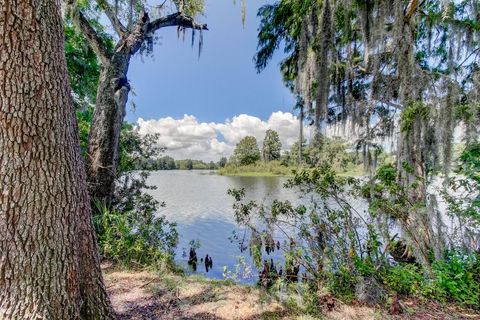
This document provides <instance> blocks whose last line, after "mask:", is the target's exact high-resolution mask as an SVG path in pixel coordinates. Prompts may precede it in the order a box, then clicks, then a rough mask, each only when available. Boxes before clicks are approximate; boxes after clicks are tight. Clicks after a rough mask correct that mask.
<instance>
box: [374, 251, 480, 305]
mask: <svg viewBox="0 0 480 320" xmlns="http://www.w3.org/2000/svg"><path fill="white" fill-rule="evenodd" d="M382 278H383V281H384V284H385V285H386V287H387V288H388V289H390V290H391V291H394V292H397V293H399V294H402V295H406V296H415V297H425V298H429V299H435V300H438V301H441V302H446V301H450V302H457V303H460V304H462V305H466V306H470V307H477V308H478V306H479V305H480V261H479V258H478V255H471V256H462V255H460V254H457V253H452V254H449V255H448V257H447V258H446V259H445V260H443V261H439V262H434V263H433V265H432V274H431V275H430V276H429V275H428V274H427V273H426V271H425V270H422V269H421V268H420V267H419V266H417V265H414V264H400V265H396V266H392V267H391V268H389V269H387V270H385V271H384V272H383V273H382Z"/></svg>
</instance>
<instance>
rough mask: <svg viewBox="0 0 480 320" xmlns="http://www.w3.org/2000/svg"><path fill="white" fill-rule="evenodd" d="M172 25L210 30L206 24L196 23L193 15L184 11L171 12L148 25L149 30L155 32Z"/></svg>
mask: <svg viewBox="0 0 480 320" xmlns="http://www.w3.org/2000/svg"><path fill="white" fill-rule="evenodd" d="M172 26H179V27H183V28H191V29H196V30H208V28H207V25H206V24H199V23H196V22H195V20H194V19H193V18H192V17H189V16H187V15H186V14H185V13H183V12H177V13H174V14H170V15H168V16H165V17H162V18H158V19H156V20H154V21H152V22H150V23H149V25H148V29H147V30H148V32H149V33H151V32H155V31H157V30H158V29H161V28H164V27H172Z"/></svg>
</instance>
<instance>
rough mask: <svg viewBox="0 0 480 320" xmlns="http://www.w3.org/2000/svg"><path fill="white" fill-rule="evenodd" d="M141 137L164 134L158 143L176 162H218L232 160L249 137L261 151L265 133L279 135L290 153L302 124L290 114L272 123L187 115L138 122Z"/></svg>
mask: <svg viewBox="0 0 480 320" xmlns="http://www.w3.org/2000/svg"><path fill="white" fill-rule="evenodd" d="M137 125H138V128H139V132H140V134H153V133H158V134H160V137H159V140H158V143H159V145H161V146H164V147H166V148H167V154H168V155H171V156H172V157H174V158H176V159H186V158H191V159H199V160H205V161H210V160H213V161H217V160H218V159H220V158H221V157H223V156H225V157H229V156H230V155H231V154H232V153H233V149H234V148H235V145H236V144H237V143H238V142H239V141H240V140H241V139H242V138H243V137H245V136H247V135H251V136H254V137H255V138H257V141H258V143H259V147H261V143H262V141H263V138H264V136H265V131H267V130H268V129H273V130H275V131H277V132H278V134H279V136H280V140H281V142H282V146H283V149H289V148H290V147H291V146H292V144H293V143H294V142H295V141H297V140H298V131H299V121H298V119H297V117H295V116H294V115H293V114H291V113H289V112H282V111H278V112H274V113H272V114H271V115H270V117H269V118H268V120H266V121H264V120H261V119H260V118H257V117H254V116H250V115H247V114H240V115H238V116H235V117H233V118H232V119H227V120H226V121H225V122H223V123H215V122H210V123H206V122H199V121H198V119H197V118H196V117H195V116H192V115H184V116H183V118H181V119H174V118H172V117H166V118H161V119H158V120H153V119H152V120H144V119H142V118H139V119H138V122H137Z"/></svg>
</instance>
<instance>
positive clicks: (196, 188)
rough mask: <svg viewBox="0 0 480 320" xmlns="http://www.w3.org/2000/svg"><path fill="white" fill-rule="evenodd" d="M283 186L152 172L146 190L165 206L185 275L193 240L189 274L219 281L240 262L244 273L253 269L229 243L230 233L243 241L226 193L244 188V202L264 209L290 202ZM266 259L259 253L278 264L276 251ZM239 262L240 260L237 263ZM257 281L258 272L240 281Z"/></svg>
mask: <svg viewBox="0 0 480 320" xmlns="http://www.w3.org/2000/svg"><path fill="white" fill-rule="evenodd" d="M285 182H286V179H285V178H280V177H224V176H219V175H213V174H205V172H202V171H157V172H153V173H152V175H151V176H150V178H149V180H148V183H149V184H151V185H155V186H157V189H156V190H150V191H149V192H150V193H151V194H152V196H154V197H155V198H156V199H157V200H159V201H165V202H166V204H167V206H166V207H165V208H162V209H161V212H160V213H161V214H164V215H166V216H167V218H168V219H169V220H171V221H174V222H176V223H177V225H178V227H177V230H178V232H179V234H180V239H179V240H180V241H179V245H178V247H177V256H176V257H177V261H178V263H179V264H181V265H183V266H184V267H185V268H186V269H189V265H188V260H189V259H188V258H189V256H190V255H188V256H187V254H186V253H187V252H189V253H190V249H191V247H192V246H191V244H190V241H191V240H198V242H199V244H200V246H199V248H197V249H196V250H195V253H196V257H197V262H196V263H195V269H196V270H193V269H194V268H193V264H190V269H191V270H192V271H194V272H197V273H201V274H204V275H207V276H209V277H213V278H218V279H222V278H223V275H224V271H225V270H224V266H227V268H228V270H235V268H236V266H237V265H238V263H239V262H240V263H241V264H244V266H246V267H247V268H248V267H251V264H252V261H251V258H250V256H249V255H248V250H246V252H244V253H243V254H242V253H241V252H240V250H239V247H238V243H232V242H231V241H230V240H229V239H230V238H231V237H232V231H235V232H236V233H237V234H238V235H242V234H243V233H244V230H243V229H240V228H238V226H237V225H236V224H235V219H234V214H233V209H232V204H233V198H232V197H230V196H228V195H227V190H228V189H230V188H245V190H246V192H247V197H248V198H249V199H250V200H254V201H258V202H260V203H262V202H265V203H268V202H269V201H270V200H271V199H274V198H278V199H282V200H290V201H294V202H295V201H296V199H297V197H296V195H295V193H294V192H293V191H291V190H287V189H284V188H282V187H283V184H284V183H285ZM277 241H278V239H275V241H274V243H275V244H274V245H273V246H276V245H277ZM269 253H270V254H269V255H268V254H267V253H264V255H265V256H266V257H268V259H269V260H270V259H272V258H273V259H275V261H277V260H278V259H280V253H279V250H277V251H276V252H269ZM206 255H208V257H209V258H211V259H212V261H213V263H212V264H208V268H207V264H206V263H205V258H204V257H206ZM239 256H243V258H242V259H240V260H239V258H238V257H239ZM199 261H200V262H199ZM207 269H208V270H207ZM260 271H261V270H260ZM253 273H255V272H253ZM257 280H258V272H257V273H256V274H254V275H253V278H250V279H243V280H242V281H243V282H254V281H257Z"/></svg>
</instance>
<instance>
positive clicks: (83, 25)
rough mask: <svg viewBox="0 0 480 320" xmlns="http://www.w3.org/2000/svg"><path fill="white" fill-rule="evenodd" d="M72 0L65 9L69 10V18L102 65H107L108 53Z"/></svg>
mask: <svg viewBox="0 0 480 320" xmlns="http://www.w3.org/2000/svg"><path fill="white" fill-rule="evenodd" d="M74 3H75V2H74V1H73V0H70V1H68V2H67V6H68V7H67V8H68V10H69V13H70V16H71V18H72V20H73V22H74V23H75V24H76V25H77V27H78V28H80V30H81V31H82V33H83V35H84V36H85V37H86V38H87V41H88V43H89V44H90V46H91V47H92V49H93V51H95V54H96V55H97V56H98V58H99V59H100V61H101V62H102V64H104V65H106V64H108V62H109V60H110V53H109V52H108V50H107V47H106V46H105V43H103V41H102V39H101V38H100V36H99V35H98V34H97V31H96V30H95V29H94V28H93V27H92V25H91V24H90V22H88V20H87V18H86V17H85V16H84V15H83V13H82V12H81V11H80V10H79V9H78V8H77V7H76V5H75V4H74Z"/></svg>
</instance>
